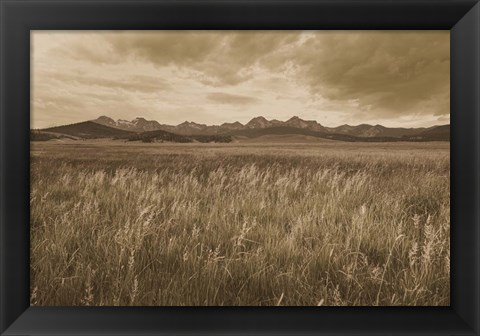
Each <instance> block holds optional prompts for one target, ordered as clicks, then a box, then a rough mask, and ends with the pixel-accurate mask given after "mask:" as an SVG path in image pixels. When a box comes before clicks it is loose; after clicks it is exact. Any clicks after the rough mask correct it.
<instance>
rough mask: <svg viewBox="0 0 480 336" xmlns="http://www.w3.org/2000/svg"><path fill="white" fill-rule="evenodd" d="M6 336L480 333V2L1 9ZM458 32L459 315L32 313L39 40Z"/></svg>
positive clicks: (5, 0)
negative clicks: (34, 60)
mask: <svg viewBox="0 0 480 336" xmlns="http://www.w3.org/2000/svg"><path fill="white" fill-rule="evenodd" d="M0 15H1V16H0V24H1V36H0V48H1V50H0V57H1V64H0V66H1V68H0V76H1V82H0V85H1V91H0V92H1V93H0V94H1V96H0V98H1V106H0V108H1V113H0V127H1V128H0V141H1V142H0V146H1V147H0V165H1V166H0V171H1V175H0V178H1V180H0V230H1V231H0V234H1V242H0V249H1V253H0V262H1V271H0V272H1V273H0V333H1V334H2V335H58V334H64V335H73V334H75V335H103V334H112V335H113V334H119V335H133V334H135V335H141V334H163V335H165V334H172V335H173V334H176V335H187V334H188V335H206V334H209V335H219V334H222V335H233V334H236V335H240V334H258V335H262V334H263V335H265V334H279V335H287V334H288V335H307V334H308V335H311V334H312V335H313V334H316V335H317V334H318V335H320V334H323V335H327V334H343V335H345V334H352V335H353V334H391V335H393V334H396V335H401V334H405V335H427V334H428V335H433V334H438V335H479V317H480V314H479V306H480V291H479V283H480V279H479V271H480V268H479V257H480V253H479V233H480V230H479V206H480V203H479V189H480V179H479V175H480V174H479V172H480V169H479V168H480V167H479V153H480V151H479V150H480V143H479V140H480V123H479V121H480V118H479V117H480V85H479V84H480V4H479V3H478V1H476V0H388V1H387V0H297V1H294V0H271V1H269V0H260V1H249V0H242V1H240V0H224V1H219V0H210V1H204V0H195V1H194V0H191V1H190V0H187V1H184V0H177V1H167V0H159V1H154V0H142V1H134V0H117V1H112V0H98V1H93V0H83V1H78V0H0ZM49 29H65V30H76V29H100V30H104V29H105V30H110V29H125V30H127V29H282V30H283V29H402V30H403V29H428V30H434V29H444V30H450V32H451V249H452V251H451V256H452V259H451V260H452V265H451V273H452V277H451V288H452V289H451V306H450V307H388V308H387V307H363V308H362V307H338V308H337V307H299V308H288V307H268V308H253V307H252V308H247V307H224V308H220V307H187V308H180V307H117V308H113V307H111V308H110V307H76V308H75V307H51V308H46V307H29V189H30V183H29V172H30V163H29V157H30V142H29V129H30V66H29V64H30V30H49Z"/></svg>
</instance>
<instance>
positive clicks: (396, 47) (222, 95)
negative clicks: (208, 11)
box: [31, 31, 450, 128]
mask: <svg viewBox="0 0 480 336" xmlns="http://www.w3.org/2000/svg"><path fill="white" fill-rule="evenodd" d="M31 50H32V55H31V63H32V72H31V73H32V81H31V88H32V90H31V92H32V97H31V99H32V101H31V103H32V104H31V106H32V115H31V122H32V125H31V126H32V128H44V127H49V126H54V125H61V124H69V123H74V122H80V121H85V120H91V119H95V118H97V117H99V116H101V115H106V116H109V117H111V118H113V119H127V120H131V119H134V118H136V117H144V118H146V119H149V120H150V119H153V120H157V121H158V122H160V123H164V124H179V123H181V122H183V121H186V120H188V121H194V122H197V123H204V124H221V123H224V122H233V121H240V122H242V123H246V122H248V121H249V120H250V119H251V118H253V117H256V116H260V115H261V116H264V117H266V118H267V119H278V120H287V119H289V118H290V117H292V116H299V117H300V118H303V119H309V120H312V119H313V120H317V121H318V122H320V123H321V124H323V125H326V126H338V125H341V124H350V125H356V124H361V123H369V124H383V125H386V126H402V127H419V126H431V125H437V124H446V123H449V120H450V93H449V92H450V74H449V73H450V35H449V32H448V31H435V32H427V31H409V32H406V31H403V32H402V31H395V32H392V31H363V32H359V31H351V32H348V31H342V32H340V31H317V32H315V31H303V32H302V31H270V32H267V31H256V32H255V31H254V32H247V31H244V32H234V31H204V32H199V31H196V32H192V31H176V32H173V31H169V32H167V31H152V32H144V31H142V32H132V31H130V32H95V31H81V32H65V31H63V32H61V31H35V32H32V35H31Z"/></svg>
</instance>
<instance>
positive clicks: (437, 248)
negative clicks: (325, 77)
mask: <svg viewBox="0 0 480 336" xmlns="http://www.w3.org/2000/svg"><path fill="white" fill-rule="evenodd" d="M449 151H450V146H449V144H448V143H441V142H437V143H370V144H362V143H341V142H328V141H327V142H323V143H308V144H278V143H276V144H273V143H272V144H269V143H258V144H252V143H249V144H241V143H238V144H216V145H213V144H140V143H137V144H134V143H129V144H125V143H123V142H118V141H117V142H114V141H110V142H102V141H70V142H68V141H67V142H65V143H60V142H45V143H32V151H31V158H32V161H31V186H32V187H31V198H30V203H31V303H32V304H33V305H39V306H44V305H65V306H70V305H155V306H157V305H158V306H162V305H200V306H203V305H302V306H303V305H309V306H310V305H313V306H317V305H325V306H331V305H334V306H337V305H366V306H371V305H380V306H384V305H422V306H423V305H426V306H430V305H434V306H436V305H442V306H443V305H449V304H450V165H449V161H450V160H449V158H450V155H449Z"/></svg>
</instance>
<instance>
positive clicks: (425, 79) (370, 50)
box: [292, 32, 450, 117]
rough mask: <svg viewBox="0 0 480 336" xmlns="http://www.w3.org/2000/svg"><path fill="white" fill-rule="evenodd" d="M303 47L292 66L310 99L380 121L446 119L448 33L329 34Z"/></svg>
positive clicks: (448, 65) (307, 42) (447, 107)
mask: <svg viewBox="0 0 480 336" xmlns="http://www.w3.org/2000/svg"><path fill="white" fill-rule="evenodd" d="M304 46H305V48H299V51H298V52H296V53H295V55H296V58H295V62H296V64H297V65H298V66H299V69H300V74H301V75H300V76H302V77H303V78H304V80H305V82H306V83H307V84H308V85H309V86H310V88H311V90H312V92H314V93H319V94H321V95H322V96H324V97H326V98H328V99H331V100H351V99H355V100H358V103H359V106H360V107H361V112H363V113H371V114H375V115H377V116H382V117H387V116H391V117H395V116H398V115H402V114H405V113H410V112H412V113H419V114H422V113H428V114H435V115H444V114H448V113H449V104H448V96H449V87H450V77H449V73H450V72H449V69H450V56H449V55H450V46H449V34H448V33H446V32H360V33H353V34H352V33H346V32H345V33H327V34H323V35H320V36H318V38H317V37H313V38H310V39H308V40H307V41H306V42H305V43H304ZM292 56H293V55H292ZM435 101H438V104H435ZM415 109H417V110H415Z"/></svg>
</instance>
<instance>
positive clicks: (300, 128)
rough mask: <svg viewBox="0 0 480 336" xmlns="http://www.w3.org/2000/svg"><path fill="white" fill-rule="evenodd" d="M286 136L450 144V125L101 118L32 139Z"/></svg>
mask: <svg viewBox="0 0 480 336" xmlns="http://www.w3.org/2000/svg"><path fill="white" fill-rule="evenodd" d="M287 134H290V135H303V136H311V137H317V138H323V139H331V140H341V141H353V142H356V141H363V142H385V141H449V140H450V125H440V126H432V127H428V128H389V127H385V126H382V125H368V124H361V125H357V126H351V125H341V126H338V127H326V126H323V125H321V124H319V123H318V122H316V121H315V120H303V119H301V118H299V117H297V116H294V117H292V118H290V119H288V120H287V121H279V120H275V119H273V120H267V119H266V118H264V117H262V116H259V117H255V118H253V119H252V120H250V121H249V122H248V123H246V124H242V123H240V122H238V121H236V122H232V123H224V124H221V125H206V124H198V123H195V122H189V121H185V122H183V123H181V124H178V125H166V124H160V123H159V122H157V121H155V120H146V119H145V118H141V117H138V118H135V119H133V120H131V121H128V120H122V119H119V120H116V121H115V120H114V119H112V118H110V117H107V116H101V117H99V118H97V119H95V120H90V121H85V122H81V123H76V124H71V125H64V126H57V127H50V128H46V129H42V130H35V131H32V139H33V140H48V139H49V138H51V139H54V138H58V137H61V136H62V135H64V136H65V137H70V138H74V139H76V138H79V139H85V138H116V139H127V140H131V141H136V140H141V141H144V142H151V141H168V142H230V141H233V140H235V139H237V138H241V137H247V138H258V137H262V136H266V135H269V136H270V135H287Z"/></svg>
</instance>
